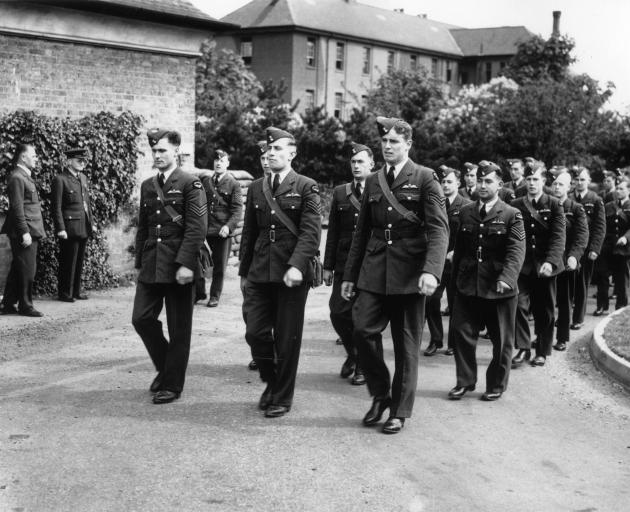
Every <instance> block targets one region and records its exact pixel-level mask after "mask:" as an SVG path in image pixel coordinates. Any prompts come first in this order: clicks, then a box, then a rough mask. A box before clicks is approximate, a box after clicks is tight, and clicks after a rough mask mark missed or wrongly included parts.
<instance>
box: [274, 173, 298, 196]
mask: <svg viewBox="0 0 630 512" xmlns="http://www.w3.org/2000/svg"><path fill="white" fill-rule="evenodd" d="M296 179H297V174H296V172H295V171H294V170H293V169H291V170H290V171H289V173H288V174H287V175H286V177H285V178H284V179H283V180H282V183H280V186H279V187H278V190H276V193H275V194H274V197H278V196H281V195H282V194H286V193H287V192H289V191H290V190H292V189H293V184H294V183H295V180H296Z"/></svg>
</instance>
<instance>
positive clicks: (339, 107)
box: [333, 92, 343, 119]
mask: <svg viewBox="0 0 630 512" xmlns="http://www.w3.org/2000/svg"><path fill="white" fill-rule="evenodd" d="M342 112H343V93H341V92H336V93H335V112H334V114H333V115H334V116H335V117H336V118H337V119H341V114H342Z"/></svg>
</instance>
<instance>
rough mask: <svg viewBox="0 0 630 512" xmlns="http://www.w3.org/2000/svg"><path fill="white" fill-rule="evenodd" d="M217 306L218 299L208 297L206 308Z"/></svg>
mask: <svg viewBox="0 0 630 512" xmlns="http://www.w3.org/2000/svg"><path fill="white" fill-rule="evenodd" d="M218 305H219V299H217V298H216V297H210V298H209V299H208V304H206V306H208V307H209V308H216V307H217V306H218Z"/></svg>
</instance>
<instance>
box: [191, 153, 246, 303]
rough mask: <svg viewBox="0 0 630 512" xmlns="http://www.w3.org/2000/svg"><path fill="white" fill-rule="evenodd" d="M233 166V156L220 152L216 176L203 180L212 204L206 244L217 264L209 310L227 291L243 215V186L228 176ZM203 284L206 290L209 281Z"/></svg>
mask: <svg viewBox="0 0 630 512" xmlns="http://www.w3.org/2000/svg"><path fill="white" fill-rule="evenodd" d="M229 165H230V155H228V154H227V153H226V152H225V151H223V150H222V149H217V150H216V151H215V155H214V175H213V176H212V177H204V178H203V179H202V180H201V183H202V184H203V187H204V189H205V191H206V198H207V201H208V234H207V236H206V241H207V242H208V245H209V246H210V250H211V251H212V263H213V267H212V284H211V285H210V298H209V299H208V307H209V308H215V307H217V306H218V305H219V299H220V298H221V292H222V291H223V276H224V274H225V268H226V267H227V262H228V259H229V257H230V252H231V250H232V236H234V230H235V229H236V227H237V226H238V223H239V221H240V220H241V214H242V212H243V199H242V197H241V185H240V184H239V182H238V181H237V180H236V179H235V178H234V177H233V176H232V175H231V174H230V173H229V172H228V170H227V169H228V167H229ZM203 284H204V288H205V280H204V281H203ZM204 292H205V290H204Z"/></svg>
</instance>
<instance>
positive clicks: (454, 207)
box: [424, 165, 471, 357]
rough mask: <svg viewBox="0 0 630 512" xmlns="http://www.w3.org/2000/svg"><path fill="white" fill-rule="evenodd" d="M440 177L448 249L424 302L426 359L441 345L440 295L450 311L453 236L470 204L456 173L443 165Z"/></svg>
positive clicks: (450, 349) (449, 346) (451, 350)
mask: <svg viewBox="0 0 630 512" xmlns="http://www.w3.org/2000/svg"><path fill="white" fill-rule="evenodd" d="M438 174H439V175H440V176H441V183H442V191H443V192H444V197H445V201H446V214H447V216H448V228H449V239H448V249H447V253H446V261H445V263H444V271H443V272H442V278H441V279H440V284H439V285H438V287H437V289H436V290H435V293H434V294H433V295H431V296H430V297H427V299H426V305H425V313H424V314H425V316H426V318H427V326H428V327H429V332H430V333H431V339H430V342H429V346H428V347H427V349H426V350H425V351H424V355H425V356H427V357H430V356H433V355H435V354H436V353H437V351H438V350H439V349H441V348H442V346H443V344H444V329H443V327H442V314H441V312H440V304H441V302H442V295H443V294H444V290H446V300H447V304H448V310H449V312H452V311H453V291H454V286H453V285H454V283H453V282H452V281H451V274H452V266H451V262H452V261H453V250H454V249H455V235H457V231H458V230H459V220H460V217H459V214H460V210H461V209H462V207H463V206H464V205H466V204H468V203H470V202H471V201H470V200H469V199H465V198H463V197H462V196H461V195H460V194H459V193H458V188H459V185H460V173H459V171H458V170H456V169H452V168H450V167H447V166H445V165H442V166H440V168H439V173H438ZM448 340H449V345H448V348H447V349H446V352H444V353H445V354H446V355H452V354H453V350H454V347H452V346H451V343H450V341H451V338H450V337H449V338H448Z"/></svg>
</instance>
